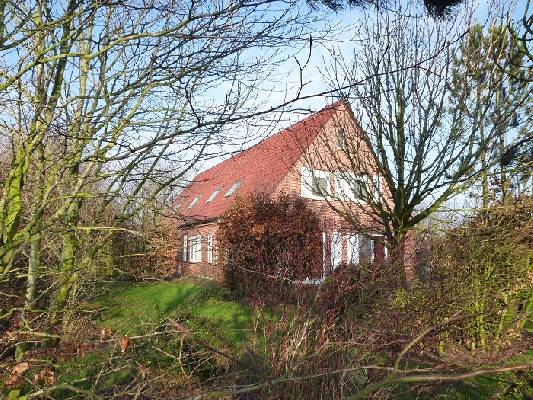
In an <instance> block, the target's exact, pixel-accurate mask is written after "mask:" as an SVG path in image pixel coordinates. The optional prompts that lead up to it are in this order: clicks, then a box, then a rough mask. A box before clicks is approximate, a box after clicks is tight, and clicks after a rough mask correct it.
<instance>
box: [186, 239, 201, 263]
mask: <svg viewBox="0 0 533 400" xmlns="http://www.w3.org/2000/svg"><path fill="white" fill-rule="evenodd" d="M189 262H191V263H199V262H202V235H196V236H191V237H190V238H189Z"/></svg>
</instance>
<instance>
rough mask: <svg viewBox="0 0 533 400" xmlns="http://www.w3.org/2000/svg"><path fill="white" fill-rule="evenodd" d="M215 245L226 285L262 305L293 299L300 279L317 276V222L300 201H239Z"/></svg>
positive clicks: (226, 217)
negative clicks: (217, 243) (217, 248)
mask: <svg viewBox="0 0 533 400" xmlns="http://www.w3.org/2000/svg"><path fill="white" fill-rule="evenodd" d="M218 241H219V249H220V255H221V257H219V261H220V262H221V263H222V264H223V268H224V271H225V281H226V283H227V284H228V286H229V287H230V288H231V289H232V290H233V291H235V292H236V293H237V294H238V295H241V296H244V297H247V298H249V299H251V300H253V301H255V302H258V303H261V304H267V303H273V304H278V303H279V302H284V301H294V300H296V298H295V297H296V296H298V295H299V294H301V293H302V290H301V289H303V286H304V284H303V282H302V281H303V280H305V279H306V278H313V277H319V276H321V274H322V243H321V236H320V226H319V219H318V217H317V216H316V214H315V213H314V212H313V211H312V210H311V209H310V208H309V207H308V206H307V205H306V203H305V202H304V201H303V200H302V199H300V198H294V197H290V196H286V195H282V196H280V197H279V198H278V199H271V198H269V197H267V196H265V195H262V194H259V195H254V196H250V197H247V198H240V199H238V200H237V201H236V202H235V204H234V206H233V207H231V208H230V209H229V210H228V211H227V212H226V214H225V215H224V216H223V217H222V219H221V222H220V225H219V231H218ZM295 286H296V287H295Z"/></svg>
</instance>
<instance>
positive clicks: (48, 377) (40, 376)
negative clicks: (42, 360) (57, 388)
mask: <svg viewBox="0 0 533 400" xmlns="http://www.w3.org/2000/svg"><path fill="white" fill-rule="evenodd" d="M55 381H56V378H55V375H54V371H52V370H49V369H43V370H42V371H40V372H39V373H37V374H35V376H34V377H33V382H34V383H44V384H45V385H46V386H52V385H53V384H54V383H55Z"/></svg>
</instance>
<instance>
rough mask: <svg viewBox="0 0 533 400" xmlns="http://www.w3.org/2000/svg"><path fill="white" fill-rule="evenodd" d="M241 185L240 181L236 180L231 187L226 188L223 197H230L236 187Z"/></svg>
mask: <svg viewBox="0 0 533 400" xmlns="http://www.w3.org/2000/svg"><path fill="white" fill-rule="evenodd" d="M240 187H241V181H236V182H235V183H234V184H233V185H231V187H230V188H229V189H228V191H227V192H226V194H225V195H224V197H230V196H231V195H232V194H234V193H235V192H236V191H237V189H239V188H240Z"/></svg>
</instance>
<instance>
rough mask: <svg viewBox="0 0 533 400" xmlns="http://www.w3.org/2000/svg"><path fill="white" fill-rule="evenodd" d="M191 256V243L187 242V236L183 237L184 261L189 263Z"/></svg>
mask: <svg viewBox="0 0 533 400" xmlns="http://www.w3.org/2000/svg"><path fill="white" fill-rule="evenodd" d="M188 254H189V242H188V240H187V235H184V236H183V261H187V259H188V257H187V256H188Z"/></svg>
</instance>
